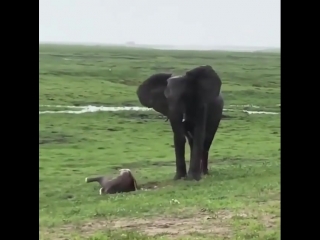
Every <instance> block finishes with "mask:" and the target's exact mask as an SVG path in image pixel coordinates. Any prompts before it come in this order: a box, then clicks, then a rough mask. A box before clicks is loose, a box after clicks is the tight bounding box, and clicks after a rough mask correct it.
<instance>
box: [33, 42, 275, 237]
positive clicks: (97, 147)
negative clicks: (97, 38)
mask: <svg viewBox="0 0 320 240" xmlns="http://www.w3.org/2000/svg"><path fill="white" fill-rule="evenodd" d="M203 64H210V65H212V66H213V68H214V69H215V70H216V71H217V72H218V73H219V75H220V76H221V78H222V81H223V86H222V91H223V93H224V97H225V108H226V109H227V110H226V111H225V114H226V115H228V116H230V117H231V118H226V119H223V120H222V122H221V124H220V128H219V130H218V132H217V134H216V138H215V140H214V143H213V145H212V147H211V150H210V158H209V165H210V173H211V174H210V176H208V177H204V178H203V179H202V180H201V181H199V182H188V181H183V180H181V181H177V182H174V181H172V178H173V176H174V171H175V161H174V159H175V157H174V149H173V147H172V145H173V140H172V133H171V128H170V124H169V123H168V122H165V121H164V119H163V118H161V117H159V114H157V113H155V112H153V111H148V112H145V111H144V112H142V111H118V112H107V111H100V112H89V113H82V114H68V113H58V112H56V113H51V114H49V113H48V112H47V114H41V115H40V112H43V111H63V110H75V111H76V110H77V109H69V108H68V107H67V106H70V105H71V106H86V105H94V106H140V104H139V102H138V99H137V97H136V95H135V91H136V88H137V86H138V84H139V83H141V82H142V81H143V80H144V79H146V78H147V77H148V76H150V75H151V74H153V73H156V72H161V71H165V72H166V71H168V72H174V73H175V74H179V73H183V72H184V71H185V70H187V69H190V68H192V67H195V66H198V65H203ZM39 65H40V67H39V78H40V84H39V88H40V94H39V105H40V106H39V122H40V123H39V174H40V177H39V201H40V204H39V234H40V239H92V240H93V239H95V240H105V239H111V240H116V239H130V240H134V239H137V240H138V239H139V240H140V239H141V240H145V239H210V240H211V239H217V240H221V239H238V240H240V239H263V240H276V239H280V114H274V115H269V114H248V113H245V112H243V111H242V110H252V111H269V112H277V113H280V108H279V106H277V104H279V103H280V55H279V54H276V53H232V52H209V51H208V52H200V51H163V50H147V49H131V48H108V47H98V46H96V47H88V46H87V47H85V46H54V45H39ZM55 105H62V107H59V108H58V107H54V106H55ZM243 105H251V106H243ZM252 105H254V106H252ZM78 110H80V109H78ZM186 158H187V160H189V159H188V158H189V147H188V145H187V146H186ZM120 168H130V169H131V170H132V171H133V173H134V175H135V177H136V179H137V182H138V184H139V185H140V186H141V187H142V188H144V190H140V191H137V192H134V193H128V194H117V195H104V196H100V195H99V193H98V191H99V186H98V184H95V183H91V184H87V183H85V181H84V179H85V177H89V176H95V175H103V174H107V175H108V174H109V175H110V176H115V175H117V174H118V169H120Z"/></svg>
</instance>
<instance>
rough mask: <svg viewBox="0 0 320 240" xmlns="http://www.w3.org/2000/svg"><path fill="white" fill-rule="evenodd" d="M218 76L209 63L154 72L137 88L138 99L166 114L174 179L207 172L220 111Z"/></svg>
mask: <svg viewBox="0 0 320 240" xmlns="http://www.w3.org/2000/svg"><path fill="white" fill-rule="evenodd" d="M221 85H222V82H221V79H220V77H219V76H218V74H217V73H216V72H215V71H214V70H213V68H212V67H211V66H208V65H205V66H200V67H196V68H194V69H192V70H190V71H187V72H186V73H185V74H184V75H182V76H173V75H172V74H169V73H157V74H154V75H152V76H150V77H149V78H148V79H146V80H145V81H144V82H143V83H142V84H141V85H140V86H139V87H138V89H137V95H138V98H139V101H140V103H141V104H142V105H143V106H145V107H148V108H153V109H154V110H155V111H157V112H159V113H161V114H163V115H165V116H167V117H168V119H169V120H170V124H171V127H172V131H173V135H174V137H173V139H174V147H175V155H176V174H175V177H174V179H175V180H177V179H180V178H183V177H187V179H190V180H200V179H201V173H203V174H208V153H209V149H210V146H211V143H212V141H213V139H214V136H215V134H216V131H217V129H218V127H219V124H220V120H221V117H222V111H223V105H224V101H223V97H222V95H221V93H220V89H221ZM186 138H187V139H188V143H189V145H190V149H191V151H190V166H189V171H188V174H187V171H186V162H185V156H184V155H185V143H186Z"/></svg>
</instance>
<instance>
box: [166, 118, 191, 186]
mask: <svg viewBox="0 0 320 240" xmlns="http://www.w3.org/2000/svg"><path fill="white" fill-rule="evenodd" d="M170 123H171V127H172V131H173V141H174V149H175V155H176V174H175V176H174V180H178V179H181V178H184V177H185V176H186V175H187V167H186V161H185V156H184V154H185V144H186V139H185V136H184V131H183V126H182V124H181V123H175V122H171V121H170Z"/></svg>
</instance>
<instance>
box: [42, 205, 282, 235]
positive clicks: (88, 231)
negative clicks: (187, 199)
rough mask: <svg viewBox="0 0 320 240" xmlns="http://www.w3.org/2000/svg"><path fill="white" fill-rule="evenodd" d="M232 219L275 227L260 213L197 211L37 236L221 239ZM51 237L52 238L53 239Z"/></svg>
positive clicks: (98, 223)
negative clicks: (104, 234) (119, 233)
mask: <svg viewBox="0 0 320 240" xmlns="http://www.w3.org/2000/svg"><path fill="white" fill-rule="evenodd" d="M233 218H243V219H245V218H256V219H257V220H258V221H260V222H262V223H263V224H264V225H265V226H266V227H267V228H273V227H275V226H276V221H277V217H276V216H274V215H272V214H268V213H264V214H263V215H260V214H259V216H258V215H256V213H254V212H252V211H243V212H238V213H235V212H232V211H229V210H221V211H217V212H214V213H207V212H206V210H205V209H202V210H201V213H199V214H198V215H196V216H190V217H188V218H183V217H156V218H147V219H141V218H121V219H113V220H104V219H96V220H94V221H91V222H86V223H83V224H81V225H71V224H70V225H64V226H62V227H60V228H56V229H48V230H47V231H43V230H42V231H41V230H40V235H42V236H45V237H46V236H47V237H49V236H50V239H61V238H64V239H65V238H66V235H69V234H73V233H77V234H81V235H82V236H84V237H86V236H87V237H89V236H91V235H93V234H95V233H96V232H98V231H104V230H119V229H121V230H123V231H137V232H140V233H143V234H146V235H148V236H155V235H158V234H161V235H167V236H170V238H172V239H175V238H180V237H183V236H187V235H189V236H190V234H191V233H200V234H206V235H207V234H208V235H214V236H219V237H224V238H230V237H231V236H232V228H231V225H230V220H231V219H233ZM53 236H54V237H53Z"/></svg>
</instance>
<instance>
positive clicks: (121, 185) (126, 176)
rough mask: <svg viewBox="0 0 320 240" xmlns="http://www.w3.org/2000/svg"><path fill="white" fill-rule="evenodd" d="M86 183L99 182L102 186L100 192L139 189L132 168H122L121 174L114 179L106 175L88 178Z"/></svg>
mask: <svg viewBox="0 0 320 240" xmlns="http://www.w3.org/2000/svg"><path fill="white" fill-rule="evenodd" d="M85 181H86V183H90V182H98V183H99V184H100V186H101V188H100V190H99V194H100V195H102V194H114V193H122V192H132V191H136V190H137V182H136V180H135V178H134V177H133V175H132V173H131V171H130V169H120V175H119V176H118V177H116V178H113V179H108V178H107V177H105V176H100V177H93V178H86V179H85Z"/></svg>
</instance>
